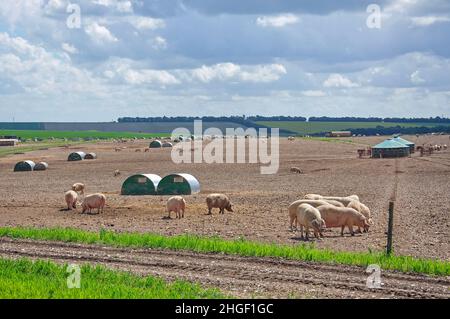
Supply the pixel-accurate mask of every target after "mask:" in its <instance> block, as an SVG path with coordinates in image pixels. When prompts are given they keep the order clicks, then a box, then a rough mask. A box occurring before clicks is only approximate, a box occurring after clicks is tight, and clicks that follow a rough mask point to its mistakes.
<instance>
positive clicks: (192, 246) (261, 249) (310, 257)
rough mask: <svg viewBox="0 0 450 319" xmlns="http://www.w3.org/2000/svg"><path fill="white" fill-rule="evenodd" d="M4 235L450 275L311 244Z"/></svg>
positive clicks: (415, 263)
mask: <svg viewBox="0 0 450 319" xmlns="http://www.w3.org/2000/svg"><path fill="white" fill-rule="evenodd" d="M4 236H6V237H10V238H29V239H36V240H53V241H63V242H76V243H85V244H101V245H108V246H116V247H141V248H163V249H173V250H191V251H196V252H214V253H225V254H232V255H240V256H254V257H277V258H285V259H291V260H303V261H314V262H323V263H334V264H343V265H355V266H367V265H370V264H377V265H379V266H380V267H381V268H382V269H391V270H398V271H402V272H416V273H424V274H430V275H439V276H448V275H450V263H449V262H448V261H441V260H434V259H424V258H414V257H409V256H396V255H391V256H386V255H385V254H384V253H380V252H337V251H332V250H328V249H317V248H314V246H313V245H311V244H298V245H290V246H288V245H278V244H266V243H258V242H252V241H248V240H245V239H237V240H224V239H221V238H219V237H201V236H197V235H177V236H171V237H167V236H162V235H157V234H150V233H145V234H142V233H116V232H112V231H106V230H102V231H100V232H90V231H85V230H80V229H73V228H22V227H1V228H0V237H4Z"/></svg>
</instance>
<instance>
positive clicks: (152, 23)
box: [128, 16, 166, 30]
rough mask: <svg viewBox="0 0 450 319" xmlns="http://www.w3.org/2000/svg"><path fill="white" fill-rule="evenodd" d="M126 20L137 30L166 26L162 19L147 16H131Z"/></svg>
mask: <svg viewBox="0 0 450 319" xmlns="http://www.w3.org/2000/svg"><path fill="white" fill-rule="evenodd" d="M128 21H129V22H130V23H131V24H132V25H133V26H134V27H135V28H136V29H139V30H156V29H162V28H164V27H165V26H166V24H165V22H164V20H162V19H155V18H149V17H139V16H133V17H130V18H129V20H128Z"/></svg>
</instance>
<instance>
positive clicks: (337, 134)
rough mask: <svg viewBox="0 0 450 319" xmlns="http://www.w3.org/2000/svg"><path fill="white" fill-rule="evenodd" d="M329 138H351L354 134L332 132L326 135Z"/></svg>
mask: <svg viewBox="0 0 450 319" xmlns="http://www.w3.org/2000/svg"><path fill="white" fill-rule="evenodd" d="M326 135H327V136H328V137H351V136H352V132H350V131H331V132H329V133H327V134H326Z"/></svg>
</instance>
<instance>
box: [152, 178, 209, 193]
mask: <svg viewBox="0 0 450 319" xmlns="http://www.w3.org/2000/svg"><path fill="white" fill-rule="evenodd" d="M199 192H200V183H199V182H198V180H197V179H196V178H195V177H194V176H192V175H190V174H170V175H167V176H166V177H164V178H163V179H162V180H161V181H160V182H159V184H158V195H191V194H196V193H199Z"/></svg>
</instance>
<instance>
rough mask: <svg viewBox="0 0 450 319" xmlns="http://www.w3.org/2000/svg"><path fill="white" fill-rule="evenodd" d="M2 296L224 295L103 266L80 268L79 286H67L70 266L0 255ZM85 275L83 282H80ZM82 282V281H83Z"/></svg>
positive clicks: (140, 297)
mask: <svg viewBox="0 0 450 319" xmlns="http://www.w3.org/2000/svg"><path fill="white" fill-rule="evenodd" d="M0 269H1V271H0V298H2V299H11V298H20V299H24V298H26V299H66V298H70V299H74V298H83V299H105V298H107V299H147V298H150V299H156V298H157V299H168V298H170V299H198V298H202V299H207V298H223V297H225V296H224V295H223V294H221V293H220V292H219V291H218V290H216V289H202V288H201V287H200V286H198V285H195V284H192V283H188V282H185V281H175V282H172V283H168V282H166V281H164V280H162V279H160V278H156V277H154V276H143V277H140V276H137V275H133V274H131V273H127V272H123V271H113V270H110V269H107V268H105V267H101V266H96V267H93V266H90V265H87V264H86V265H83V266H82V267H80V288H79V289H75V288H74V289H67V265H58V264H55V263H53V262H49V261H39V260H38V261H35V262H33V261H31V260H29V259H19V260H8V259H2V258H0ZM81 278H82V281H81ZM81 283H82V284H81Z"/></svg>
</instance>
